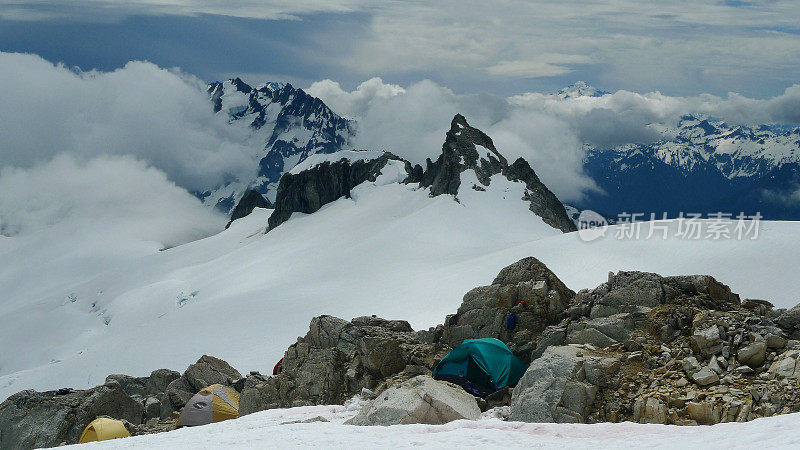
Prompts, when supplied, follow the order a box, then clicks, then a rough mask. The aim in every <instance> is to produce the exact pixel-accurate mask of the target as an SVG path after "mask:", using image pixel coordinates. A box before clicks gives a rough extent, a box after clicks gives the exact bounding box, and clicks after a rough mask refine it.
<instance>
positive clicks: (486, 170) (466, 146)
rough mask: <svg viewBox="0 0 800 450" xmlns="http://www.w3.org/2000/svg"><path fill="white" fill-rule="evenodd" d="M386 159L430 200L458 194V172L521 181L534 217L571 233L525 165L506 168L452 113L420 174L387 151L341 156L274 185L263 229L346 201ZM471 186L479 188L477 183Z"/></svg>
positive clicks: (481, 136)
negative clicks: (434, 155) (400, 166)
mask: <svg viewBox="0 0 800 450" xmlns="http://www.w3.org/2000/svg"><path fill="white" fill-rule="evenodd" d="M389 160H396V161H402V162H403V163H404V164H405V171H406V173H407V177H406V179H405V180H404V182H406V183H417V182H418V183H419V184H420V187H422V188H430V195H431V197H436V196H438V195H442V194H449V195H453V196H457V195H458V191H459V188H460V187H461V174H462V173H463V172H464V171H466V170H473V171H474V172H475V174H476V176H477V178H478V182H479V183H480V184H482V185H483V186H488V185H489V184H490V183H491V178H492V176H494V175H502V176H504V177H506V178H507V179H508V180H510V181H514V182H522V183H524V184H525V193H524V195H523V197H522V198H521V199H520V200H522V201H525V202H528V203H530V210H531V211H532V212H533V213H535V214H536V215H538V216H539V217H541V218H542V220H544V222H545V223H547V224H548V225H550V226H552V227H553V228H557V229H559V230H561V231H563V232H565V233H567V232H570V231H576V227H575V224H574V223H573V222H572V220H570V218H569V216H568V215H567V212H566V210H565V209H564V205H563V204H561V202H560V201H559V200H558V198H557V197H556V196H555V194H553V193H552V192H551V191H550V190H549V189H547V187H546V186H545V185H544V184H542V182H541V181H540V180H539V177H538V176H536V173H535V172H534V171H533V169H532V168H531V166H530V165H529V164H528V163H527V161H525V160H524V159H522V158H519V159H517V160H516V161H515V162H514V163H513V164H511V165H509V164H508V161H507V160H506V159H505V158H504V157H503V155H501V154H500V153H499V152H498V151H497V149H496V148H495V147H494V143H492V139H491V138H490V137H489V136H487V135H486V134H485V133H484V132H482V131H481V130H479V129H477V128H473V127H471V126H470V125H469V124H468V123H467V121H466V119H465V118H464V116H462V115H461V114H456V116H455V117H454V118H453V121H452V122H451V124H450V130H449V131H448V132H447V136H446V138H445V142H444V145H442V153H441V155H439V158H438V159H437V160H436V161H435V162H432V161H431V160H430V159H428V160H427V162H426V168H425V170H423V169H422V167H421V166H419V165H412V164H411V163H410V162H408V161H406V160H404V159H402V158H399V157H397V156H395V155H392V154H391V153H386V154H384V156H382V157H380V158H378V159H374V160H371V161H363V160H357V161H350V160H348V159H344V158H343V159H341V160H339V161H336V162H332V163H331V162H324V163H322V164H319V165H317V166H314V167H313V168H311V169H308V170H304V171H302V172H300V173H297V174H292V173H287V174H285V175H284V176H283V177H282V178H281V181H280V184H279V185H278V192H277V197H276V200H275V212H274V213H273V214H272V216H271V217H270V218H269V228H268V230H267V231H269V230H272V229H273V228H275V227H277V226H278V225H280V224H281V223H283V222H285V221H287V220H289V217H291V215H292V213H293V212H303V213H307V214H310V213H313V212H315V211H317V210H319V209H320V208H321V207H322V206H323V205H325V204H326V203H330V202H332V201H335V200H337V199H339V198H341V197H349V196H350V190H351V189H352V188H354V187H355V186H357V185H358V184H361V183H363V182H364V181H375V179H376V178H377V176H378V175H379V174H380V172H381V170H382V169H383V167H384V166H385V165H386V163H387V161H389ZM473 188H474V189H478V190H482V188H481V187H480V186H477V185H476V186H474V187H473Z"/></svg>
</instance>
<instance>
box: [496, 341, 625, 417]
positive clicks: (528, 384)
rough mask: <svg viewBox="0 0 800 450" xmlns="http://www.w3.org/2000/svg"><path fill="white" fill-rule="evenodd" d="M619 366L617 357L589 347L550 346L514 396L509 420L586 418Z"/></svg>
mask: <svg viewBox="0 0 800 450" xmlns="http://www.w3.org/2000/svg"><path fill="white" fill-rule="evenodd" d="M619 367H620V362H619V361H618V360H617V359H616V358H605V357H602V356H599V355H594V354H593V352H591V351H590V350H587V349H584V348H580V347H573V346H559V347H550V348H548V349H547V350H546V351H545V352H544V354H542V356H541V357H540V358H539V359H537V360H535V361H533V363H531V365H530V367H528V370H527V371H525V375H523V377H522V378H521V379H520V380H519V383H518V384H517V386H516V388H514V394H513V396H512V397H511V415H510V417H509V419H510V420H515V421H522V422H556V423H563V422H578V423H580V422H585V421H586V419H587V418H588V417H589V412H590V410H591V406H592V404H593V402H594V399H595V396H596V395H597V391H598V389H599V387H600V386H603V385H605V384H606V382H607V380H608V378H609V376H611V375H612V374H613V373H614V372H615V371H616V370H618V369H619Z"/></svg>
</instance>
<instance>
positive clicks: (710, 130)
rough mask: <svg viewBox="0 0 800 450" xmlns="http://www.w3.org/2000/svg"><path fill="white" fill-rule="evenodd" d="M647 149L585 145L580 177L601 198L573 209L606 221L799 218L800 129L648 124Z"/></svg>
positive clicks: (702, 120) (685, 120) (690, 121)
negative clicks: (698, 216)
mask: <svg viewBox="0 0 800 450" xmlns="http://www.w3.org/2000/svg"><path fill="white" fill-rule="evenodd" d="M653 127H654V128H656V129H657V130H658V132H659V134H660V136H661V139H659V140H658V141H656V142H653V143H649V144H625V145H620V146H617V147H613V148H593V147H591V146H587V156H586V160H585V163H584V170H585V172H586V173H587V174H588V175H589V176H590V177H591V178H592V179H594V180H595V182H596V183H597V184H598V186H599V187H600V188H601V189H602V190H603V191H604V193H597V192H595V193H590V194H589V195H588V196H587V197H586V199H585V200H584V201H582V202H579V203H578V204H576V205H575V206H577V207H578V208H580V209H592V210H595V211H598V212H601V213H603V214H605V215H609V216H612V217H613V216H616V215H618V214H620V213H622V212H627V213H633V212H635V213H645V214H648V216H649V213H656V214H657V215H660V214H661V213H664V212H666V213H668V214H669V215H670V216H676V215H677V214H678V213H680V212H686V213H691V212H699V213H709V212H717V211H719V212H726V213H734V214H738V213H740V212H745V213H747V214H748V215H751V214H755V213H756V212H760V213H761V214H762V215H763V216H764V217H765V218H769V219H776V220H777V219H781V220H790V219H798V218H800V195H799V194H798V189H800V128H794V129H790V130H785V129H781V128H779V127H775V128H773V127H769V126H766V125H762V126H759V127H755V128H751V127H746V126H741V125H736V126H733V125H729V124H727V123H725V122H722V121H714V120H710V119H708V118H706V117H703V116H699V115H687V116H684V117H682V118H681V119H680V121H679V122H678V124H677V125H675V126H667V125H653Z"/></svg>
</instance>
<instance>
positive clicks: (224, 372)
mask: <svg viewBox="0 0 800 450" xmlns="http://www.w3.org/2000/svg"><path fill="white" fill-rule="evenodd" d="M156 372H159V371H156ZM156 372H153V373H154V374H156ZM170 372H171V371H167V372H159V373H158V374H157V378H155V379H153V382H152V383H151V386H153V388H156V387H160V385H163V383H165V382H166V381H167V380H169V379H172V377H173V376H174V374H173V373H170ZM240 378H242V375H241V374H240V373H239V371H237V370H236V369H234V368H233V367H231V365H230V364H228V363H227V362H225V361H223V360H221V359H219V358H215V357H213V356H209V355H203V356H201V357H200V359H198V360H197V362H196V363H194V364H192V365H190V366H189V367H188V368H187V369H186V370H185V371H184V372H183V375H181V376H180V377H179V378H175V379H172V381H170V382H169V384H168V385H167V387H166V393H165V395H164V399H163V401H162V405H161V417H162V418H166V417H169V415H170V414H172V413H173V412H175V411H180V410H181V409H182V408H183V407H184V405H186V402H188V401H189V399H191V398H192V396H193V395H194V394H196V393H198V392H199V391H200V389H203V388H206V387H208V386H211V385H212V384H222V385H225V386H233V383H234V382H235V381H236V380H238V379H240Z"/></svg>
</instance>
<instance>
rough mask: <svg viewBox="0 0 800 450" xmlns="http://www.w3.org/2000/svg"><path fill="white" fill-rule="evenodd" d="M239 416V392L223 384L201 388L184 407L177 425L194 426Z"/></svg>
mask: <svg viewBox="0 0 800 450" xmlns="http://www.w3.org/2000/svg"><path fill="white" fill-rule="evenodd" d="M237 417H239V393H238V392H236V391H235V390H233V389H231V388H229V387H227V386H223V385H221V384H212V385H211V386H209V387H207V388H204V389H201V390H200V392H198V393H197V394H195V395H194V396H193V397H192V398H191V399H190V400H189V401H188V402H187V403H186V406H184V407H183V411H181V415H180V417H178V423H177V424H175V426H176V427H178V428H180V427H193V426H197V425H206V424H209V423H213V422H222V421H223V420H228V419H235V418H237Z"/></svg>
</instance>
